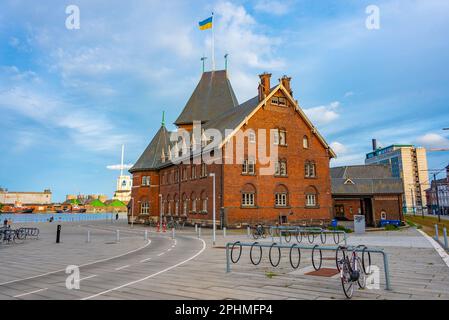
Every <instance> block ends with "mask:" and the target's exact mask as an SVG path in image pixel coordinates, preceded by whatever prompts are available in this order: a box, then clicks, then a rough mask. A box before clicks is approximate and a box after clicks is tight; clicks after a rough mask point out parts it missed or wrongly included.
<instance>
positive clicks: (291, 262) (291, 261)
mask: <svg viewBox="0 0 449 320" xmlns="http://www.w3.org/2000/svg"><path fill="white" fill-rule="evenodd" d="M295 247H296V249H297V250H298V263H297V264H296V265H295V264H293V259H292V252H293V248H295ZM300 263H301V249H299V247H298V245H297V244H296V243H294V244H292V246H291V247H290V265H291V266H292V268H293V269H298V267H299V264H300Z"/></svg>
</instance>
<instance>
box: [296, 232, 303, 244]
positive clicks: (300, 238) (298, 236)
mask: <svg viewBox="0 0 449 320" xmlns="http://www.w3.org/2000/svg"><path fill="white" fill-rule="evenodd" d="M296 241H298V243H301V241H302V233H301V231H299V230H298V232H297V233H296Z"/></svg>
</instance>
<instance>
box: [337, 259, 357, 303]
mask: <svg viewBox="0 0 449 320" xmlns="http://www.w3.org/2000/svg"><path fill="white" fill-rule="evenodd" d="M342 268H343V270H342V272H341V276H340V279H341V286H342V287H343V292H344V294H345V296H346V298H348V299H351V298H352V295H353V294H354V283H353V282H352V281H351V271H350V270H349V261H348V260H347V258H345V260H344V263H343V266H342Z"/></svg>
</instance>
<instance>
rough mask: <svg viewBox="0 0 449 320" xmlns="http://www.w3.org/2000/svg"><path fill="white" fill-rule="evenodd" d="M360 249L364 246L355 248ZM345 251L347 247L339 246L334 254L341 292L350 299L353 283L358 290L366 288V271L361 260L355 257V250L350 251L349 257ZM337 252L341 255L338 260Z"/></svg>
mask: <svg viewBox="0 0 449 320" xmlns="http://www.w3.org/2000/svg"><path fill="white" fill-rule="evenodd" d="M360 247H364V246H357V247H356V248H360ZM365 248H366V247H365ZM347 250H348V248H347V247H343V246H339V247H338V249H337V252H336V260H337V269H338V271H339V272H340V279H341V285H342V287H343V292H344V294H345V296H346V297H347V298H348V299H351V298H352V296H353V294H354V286H355V284H354V283H355V282H357V284H358V286H359V288H360V289H364V288H365V287H366V270H365V268H364V267H363V266H362V259H361V258H360V257H359V256H358V255H357V252H356V251H355V249H353V250H352V253H351V254H350V255H347V254H346V251H347ZM339 252H341V254H342V257H341V258H339ZM370 260H371V259H370Z"/></svg>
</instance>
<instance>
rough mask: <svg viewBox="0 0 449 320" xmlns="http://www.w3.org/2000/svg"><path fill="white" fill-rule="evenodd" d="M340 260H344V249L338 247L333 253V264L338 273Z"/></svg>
mask: <svg viewBox="0 0 449 320" xmlns="http://www.w3.org/2000/svg"><path fill="white" fill-rule="evenodd" d="M340 256H341V257H340ZM342 259H346V248H345V247H342V246H339V247H338V248H337V250H336V251H335V264H336V265H337V270H338V272H340V271H341V270H340V264H339V261H341V260H342Z"/></svg>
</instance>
